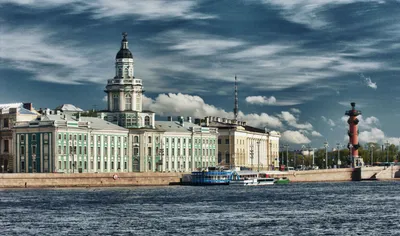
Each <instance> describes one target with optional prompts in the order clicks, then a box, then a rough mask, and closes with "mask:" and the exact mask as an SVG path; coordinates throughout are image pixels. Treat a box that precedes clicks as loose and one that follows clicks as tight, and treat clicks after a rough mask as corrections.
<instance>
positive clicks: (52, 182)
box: [0, 173, 182, 188]
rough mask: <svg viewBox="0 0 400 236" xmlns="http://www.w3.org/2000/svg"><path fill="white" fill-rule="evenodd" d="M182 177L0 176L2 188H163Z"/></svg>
mask: <svg viewBox="0 0 400 236" xmlns="http://www.w3.org/2000/svg"><path fill="white" fill-rule="evenodd" d="M114 174H116V175H117V177H114ZM181 176H182V174H181V173H75V174H56V173H41V174H38V173H35V174H0V188H26V187H27V188H45V187H118V186H162V185H169V184H170V183H177V182H179V181H180V178H181Z"/></svg>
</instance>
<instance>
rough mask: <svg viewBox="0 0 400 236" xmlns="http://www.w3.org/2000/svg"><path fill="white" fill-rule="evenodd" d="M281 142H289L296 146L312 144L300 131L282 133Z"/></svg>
mask: <svg viewBox="0 0 400 236" xmlns="http://www.w3.org/2000/svg"><path fill="white" fill-rule="evenodd" d="M281 135H282V136H281V142H288V143H294V144H304V143H310V142H311V140H310V139H308V138H307V137H306V136H305V135H304V134H302V133H301V132H300V131H293V130H286V131H284V132H283V133H281Z"/></svg>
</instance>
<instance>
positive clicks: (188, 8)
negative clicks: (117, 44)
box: [0, 0, 215, 20]
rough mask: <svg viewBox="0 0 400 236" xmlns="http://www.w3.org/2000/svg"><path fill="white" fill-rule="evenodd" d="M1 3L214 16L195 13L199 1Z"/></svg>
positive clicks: (103, 13) (97, 12)
mask: <svg viewBox="0 0 400 236" xmlns="http://www.w3.org/2000/svg"><path fill="white" fill-rule="evenodd" d="M0 3H14V4H19V5H25V6H29V7H33V8H52V7H59V6H69V7H71V8H72V11H73V12H76V13H81V12H90V13H92V15H93V18H95V19H100V18H111V19H113V18H118V17H121V16H138V17H139V18H138V19H139V20H160V19H161V20H162V19H173V18H183V19H210V18H215V16H213V15H209V14H202V13H198V12H195V11H194V9H195V8H196V7H197V4H198V3H197V2H194V1H188V0H151V1H130V0H112V1H109V0H91V1H80V0H57V1H54V0H0Z"/></svg>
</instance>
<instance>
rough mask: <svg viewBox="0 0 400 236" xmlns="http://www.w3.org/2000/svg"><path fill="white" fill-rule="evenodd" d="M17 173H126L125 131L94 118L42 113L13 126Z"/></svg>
mask: <svg viewBox="0 0 400 236" xmlns="http://www.w3.org/2000/svg"><path fill="white" fill-rule="evenodd" d="M13 139H14V140H15V147H16V148H15V162H14V170H15V172H19V173H49V172H63V173H79V172H80V173H89V172H129V171H132V169H133V168H134V166H133V160H132V158H130V155H129V152H128V130H127V129H124V128H122V127H119V126H117V125H113V124H111V123H109V122H106V121H104V120H101V119H98V118H94V117H79V115H78V117H74V116H70V115H67V114H62V113H58V112H57V113H55V114H48V113H47V114H43V115H41V116H40V118H38V119H34V120H31V121H26V122H18V123H16V125H15V127H14V134H13Z"/></svg>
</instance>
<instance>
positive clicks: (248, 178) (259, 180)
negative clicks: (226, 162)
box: [229, 171, 274, 186]
mask: <svg viewBox="0 0 400 236" xmlns="http://www.w3.org/2000/svg"><path fill="white" fill-rule="evenodd" d="M272 184H274V178H269V177H268V175H266V174H263V173H259V172H254V171H234V172H232V178H231V180H230V182H229V185H241V186H257V185H272Z"/></svg>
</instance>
